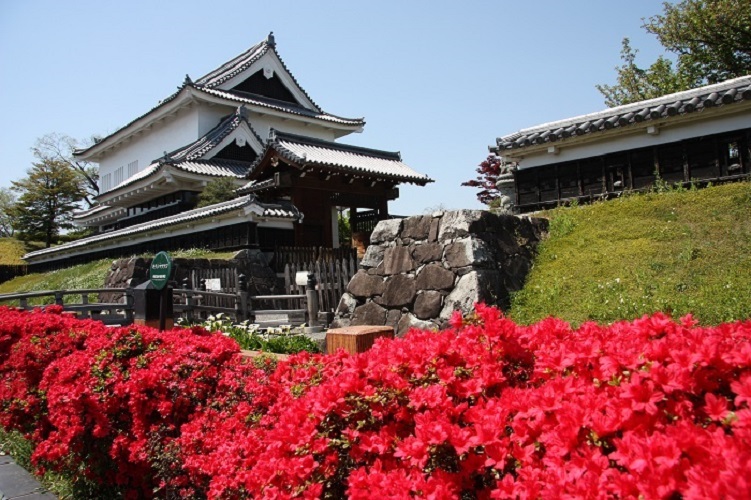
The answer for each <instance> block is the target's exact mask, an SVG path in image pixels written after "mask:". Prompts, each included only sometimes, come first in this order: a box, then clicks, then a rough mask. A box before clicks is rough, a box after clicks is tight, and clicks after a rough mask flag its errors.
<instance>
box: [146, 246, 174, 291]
mask: <svg viewBox="0 0 751 500" xmlns="http://www.w3.org/2000/svg"><path fill="white" fill-rule="evenodd" d="M170 276H172V259H171V258H170V256H169V254H167V252H159V253H158V254H156V255H155V256H154V260H152V261H151V267H149V279H150V280H151V284H152V285H154V288H156V289H157V290H161V289H163V288H164V287H165V286H167V282H168V281H169V279H170Z"/></svg>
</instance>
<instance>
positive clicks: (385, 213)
mask: <svg viewBox="0 0 751 500" xmlns="http://www.w3.org/2000/svg"><path fill="white" fill-rule="evenodd" d="M388 218H389V200H388V199H387V198H386V197H385V196H382V197H381V198H379V199H378V220H386V219H388Z"/></svg>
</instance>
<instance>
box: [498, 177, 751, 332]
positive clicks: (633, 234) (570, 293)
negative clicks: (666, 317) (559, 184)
mask: <svg viewBox="0 0 751 500" xmlns="http://www.w3.org/2000/svg"><path fill="white" fill-rule="evenodd" d="M542 215H544V216H547V217H550V219H551V236H550V238H549V239H548V240H547V241H545V242H544V243H543V245H542V247H541V249H540V253H539V255H538V257H537V259H536V261H535V266H534V268H533V270H532V272H531V273H530V276H529V278H528V280H527V283H526V285H525V288H524V289H523V290H522V291H521V292H519V293H518V294H516V296H515V297H514V298H513V303H512V307H511V310H510V311H509V315H510V316H511V317H512V318H514V319H515V320H516V321H518V322H520V323H531V322H534V321H536V320H539V319H542V318H544V317H546V316H558V317H561V318H563V319H565V320H567V321H569V322H571V323H573V324H579V323H582V322H584V321H586V320H590V319H592V320H596V321H598V322H613V321H616V320H619V319H633V318H635V317H639V316H641V315H642V314H646V313H652V312H654V311H658V310H660V311H666V312H670V313H671V314H672V315H673V316H674V317H679V316H682V315H684V314H686V313H689V312H690V313H693V314H694V316H695V317H696V318H697V319H699V320H700V321H701V323H702V324H716V323H720V322H723V321H730V320H735V319H745V318H751V217H750V216H751V183H748V182H744V183H737V184H728V185H724V186H716V187H712V188H707V189H703V190H698V191H669V192H665V193H649V194H645V195H634V196H629V197H625V198H622V199H618V200H612V201H608V202H602V203H597V204H594V205H590V206H581V207H571V208H558V209H555V210H551V211H549V212H547V213H545V214H542Z"/></svg>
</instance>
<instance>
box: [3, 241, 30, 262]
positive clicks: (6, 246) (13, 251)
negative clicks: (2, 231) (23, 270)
mask: <svg viewBox="0 0 751 500" xmlns="http://www.w3.org/2000/svg"><path fill="white" fill-rule="evenodd" d="M25 253H26V249H25V248H24V245H23V242H21V241H18V240H17V239H15V238H0V265H16V264H23V263H24V261H23V260H21V257H22V256H23V255H24V254H25Z"/></svg>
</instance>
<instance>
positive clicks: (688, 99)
mask: <svg viewBox="0 0 751 500" xmlns="http://www.w3.org/2000/svg"><path fill="white" fill-rule="evenodd" d="M748 100H751V76H744V77H740V78H734V79H732V80H727V81H725V82H722V83H718V84H715V85H708V86H705V87H700V88H697V89H692V90H686V91H683V92H677V93H674V94H669V95H665V96H662V97H657V98H655V99H649V100H646V101H639V102H635V103H632V104H626V105H623V106H617V107H614V108H609V109H606V110H603V111H600V112H597V113H591V114H587V115H581V116H576V117H573V118H568V119H566V120H560V121H555V122H550V123H544V124H542V125H537V126H535V127H530V128H526V129H522V130H520V131H518V132H515V133H513V134H509V135H506V136H503V137H499V138H498V139H496V146H490V147H489V149H490V151H491V152H494V153H497V154H499V155H503V154H505V153H506V152H507V151H509V150H519V149H523V148H525V147H530V146H534V145H538V144H545V143H555V142H557V141H561V140H565V139H566V138H568V137H572V136H581V135H585V134H596V133H598V132H602V131H605V130H611V129H617V128H625V127H629V126H632V125H634V124H638V123H643V122H644V123H645V124H647V123H648V122H650V121H654V122H656V121H659V122H660V123H663V122H665V121H666V120H671V119H678V118H679V117H681V116H683V115H687V114H691V113H701V112H702V111H704V110H706V109H710V108H717V107H723V106H731V105H735V104H737V103H739V102H741V101H748Z"/></svg>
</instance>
